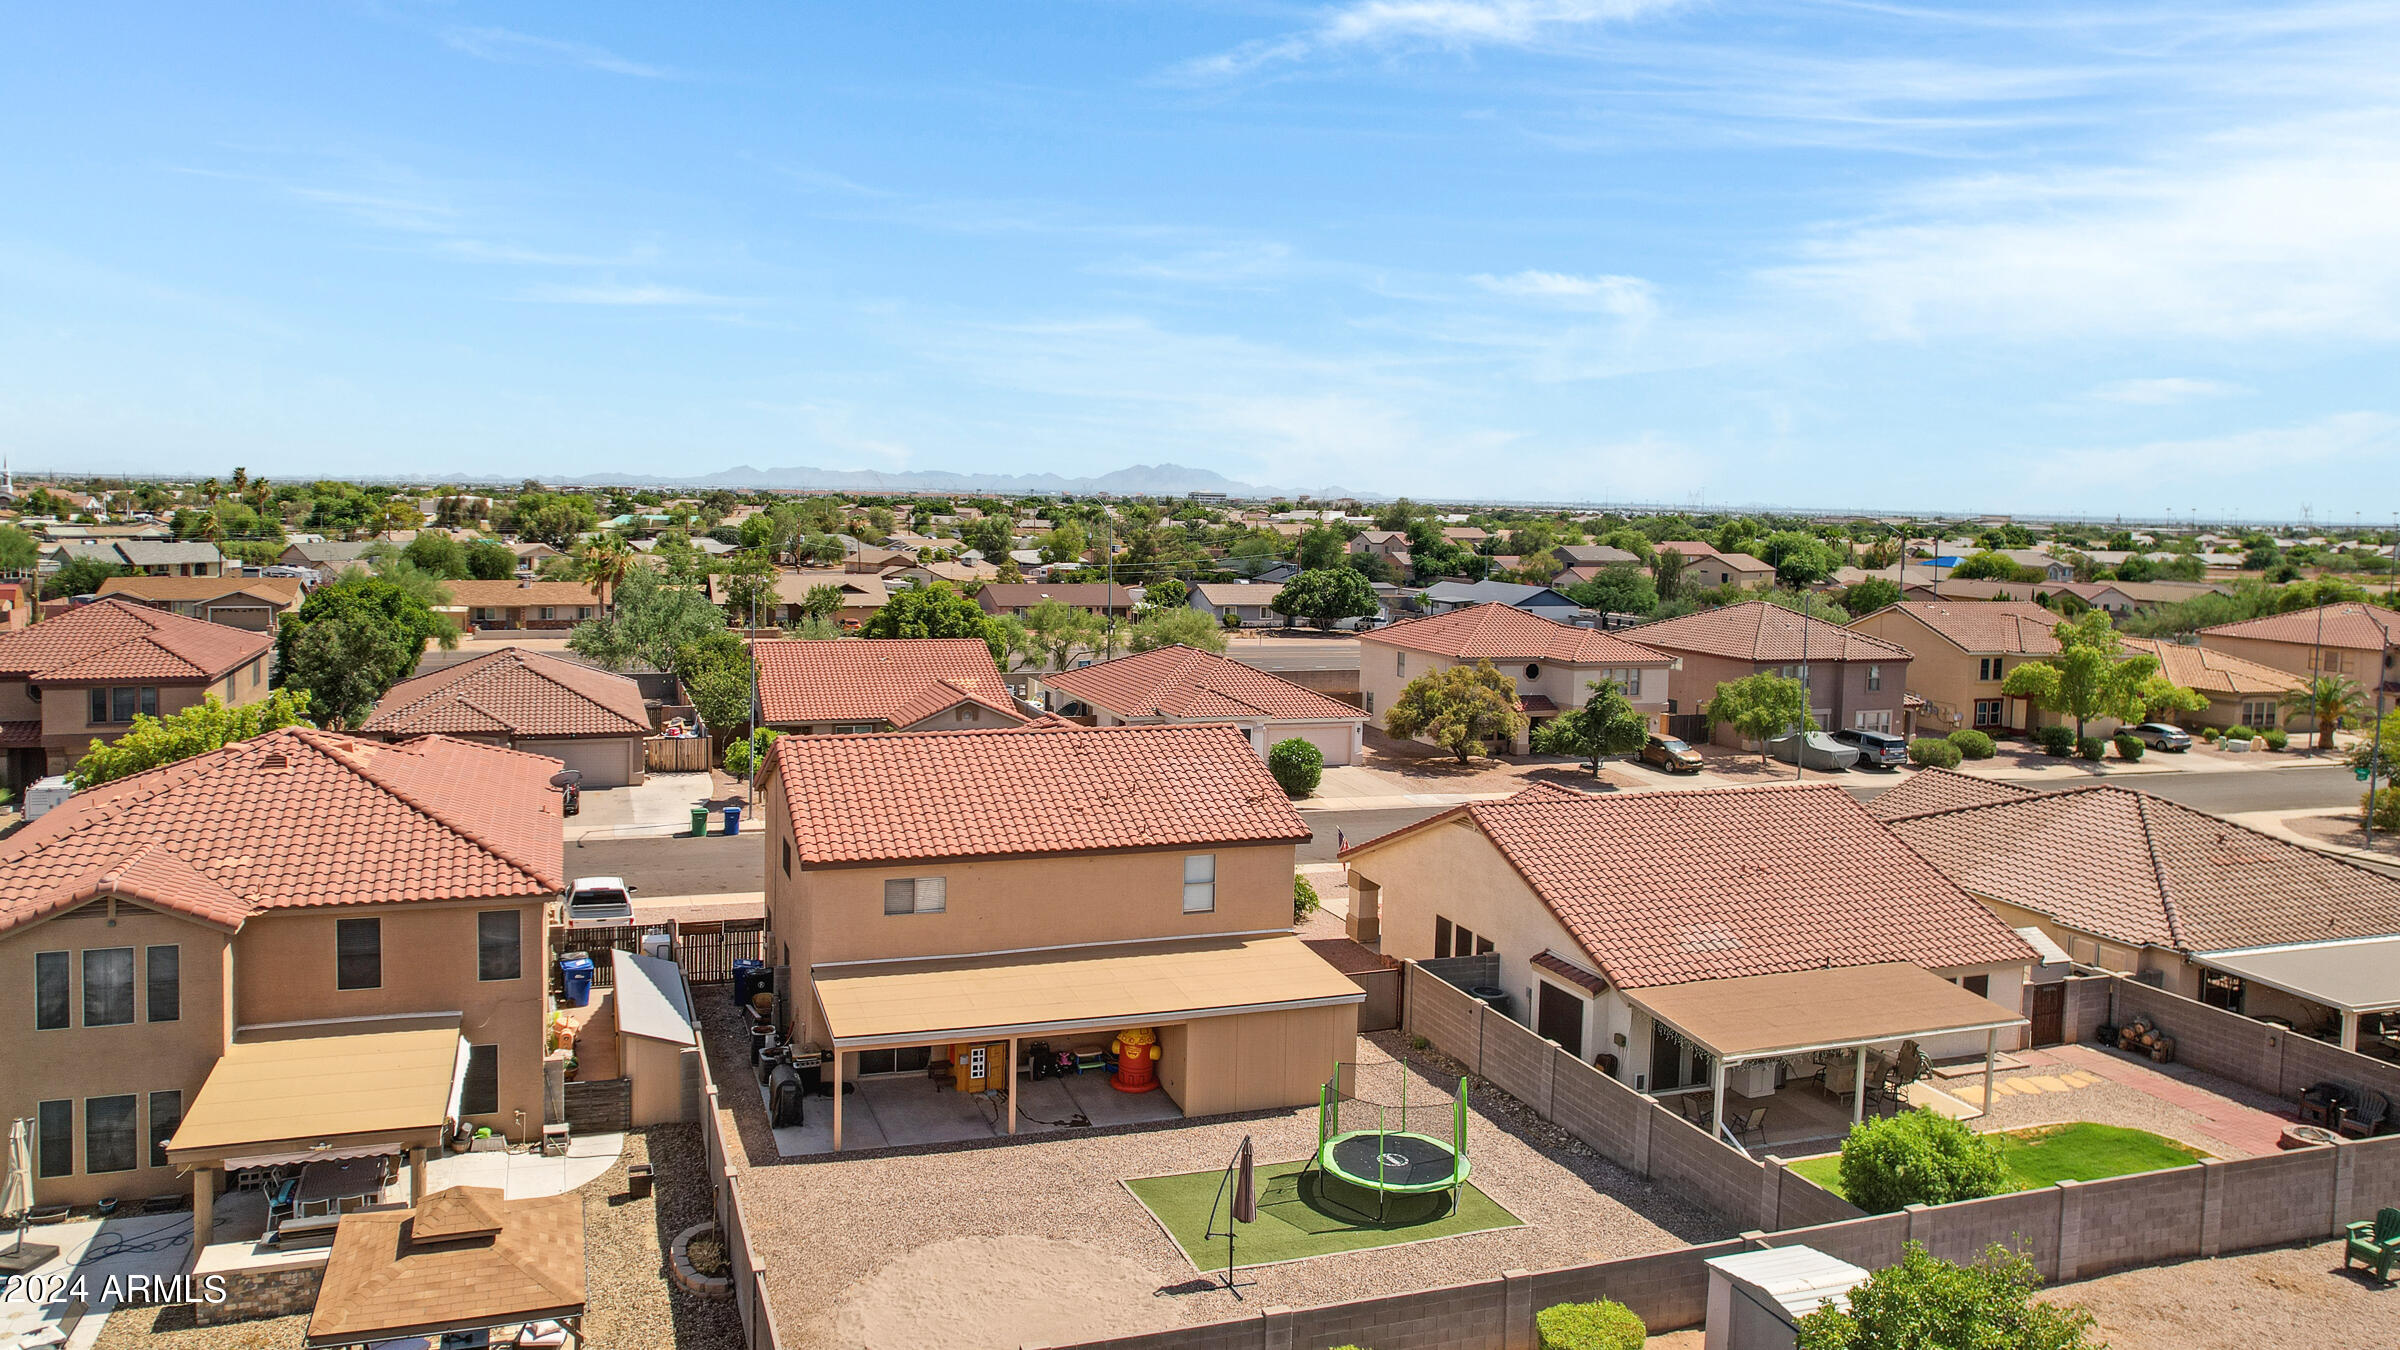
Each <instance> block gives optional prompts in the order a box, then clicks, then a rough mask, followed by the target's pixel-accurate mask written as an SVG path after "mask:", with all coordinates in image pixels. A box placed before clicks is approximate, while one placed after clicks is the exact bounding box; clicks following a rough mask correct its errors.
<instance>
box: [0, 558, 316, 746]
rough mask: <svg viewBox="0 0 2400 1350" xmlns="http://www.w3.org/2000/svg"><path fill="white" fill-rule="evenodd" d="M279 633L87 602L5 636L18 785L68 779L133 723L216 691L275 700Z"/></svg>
mask: <svg viewBox="0 0 2400 1350" xmlns="http://www.w3.org/2000/svg"><path fill="white" fill-rule="evenodd" d="M274 645H275V638H274V635H273V634H270V633H259V632H247V631H244V630H242V629H239V628H232V627H228V626H226V625H224V624H216V623H209V622H207V621H205V620H201V619H189V618H185V617H184V616H182V615H180V614H172V613H169V612H167V611H165V610H161V609H153V608H151V607H150V606H148V605H143V604H137V603H135V602H134V601H131V600H123V599H108V600H99V601H95V602H93V603H92V604H88V605H78V606H76V607H75V608H73V609H69V610H67V611H65V612H63V613H60V614H57V615H54V616H52V617H50V618H47V619H44V620H42V621H41V622H40V623H37V624H34V625H32V626H30V627H27V628H21V629H18V630H16V631H14V632H6V633H0V748H5V750H6V752H7V775H8V783H9V785H10V786H11V787H13V788H16V789H18V790H20V791H22V790H23V789H24V788H25V786H26V785H28V784H30V783H32V782H33V781H34V780H35V779H38V778H40V777H42V776H43V775H45V774H53V773H64V772H66V771H67V770H68V769H69V768H71V767H73V765H74V763H75V761H76V760H78V759H81V758H82V757H83V754H84V752H85V751H86V750H89V749H90V748H91V746H92V742H94V741H113V740H115V739H116V738H117V737H119V736H122V735H124V734H125V731H126V730H127V728H129V727H131V726H132V725H133V719H134V718H135V717H137V716H139V715H141V714H144V713H147V714H149V715H151V716H153V717H165V716H167V715H169V714H172V713H177V712H181V711H182V710H184V709H185V708H189V707H191V706H192V705H194V704H196V703H199V702H200V701H201V700H203V699H204V698H206V697H207V696H208V695H210V694H215V695H216V696H217V697H219V698H220V699H223V700H224V701H225V702H226V703H228V704H232V705H236V706H239V705H241V704H245V703H256V702H258V701H259V700H261V699H263V698H265V697H267V695H268V693H269V690H268V688H267V662H268V652H269V650H270V649H271V648H272V647H273V646H274Z"/></svg>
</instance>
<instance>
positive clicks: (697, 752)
mask: <svg viewBox="0 0 2400 1350" xmlns="http://www.w3.org/2000/svg"><path fill="white" fill-rule="evenodd" d="M708 744H709V742H708V738H707V737H706V736H651V737H648V738H646V739H645V740H643V742H642V766H643V767H644V768H646V769H648V770H649V771H650V772H652V773H706V772H708Z"/></svg>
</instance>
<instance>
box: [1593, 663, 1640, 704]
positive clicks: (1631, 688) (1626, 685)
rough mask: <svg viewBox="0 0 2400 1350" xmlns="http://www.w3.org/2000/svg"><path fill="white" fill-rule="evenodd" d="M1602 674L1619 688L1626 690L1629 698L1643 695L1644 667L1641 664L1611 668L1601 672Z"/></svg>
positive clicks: (1626, 695)
mask: <svg viewBox="0 0 2400 1350" xmlns="http://www.w3.org/2000/svg"><path fill="white" fill-rule="evenodd" d="M1601 676H1602V678H1603V679H1606V680H1607V681H1608V682H1609V683H1611V684H1613V685H1615V686H1616V687H1617V688H1619V689H1622V690H1624V691H1625V697H1627V698H1640V697H1641V696H1642V668H1641V667H1640V666H1626V667H1623V668H1621V669H1618V668H1611V669H1609V670H1606V671H1603V672H1601Z"/></svg>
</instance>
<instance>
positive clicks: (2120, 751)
mask: <svg viewBox="0 0 2400 1350" xmlns="http://www.w3.org/2000/svg"><path fill="white" fill-rule="evenodd" d="M2109 744H2110V745H2113V746H2115V747H2117V758H2119V759H2140V758H2141V757H2142V752H2143V751H2144V750H2147V749H2149V748H2150V747H2148V746H2146V745H2144V744H2142V738H2141V737H2139V736H2128V735H2126V734H2125V733H2124V732H2122V731H2120V732H2118V733H2117V735H2116V738H2115V739H2114V740H2112V741H2110V742H2109Z"/></svg>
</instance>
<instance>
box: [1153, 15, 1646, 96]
mask: <svg viewBox="0 0 2400 1350" xmlns="http://www.w3.org/2000/svg"><path fill="white" fill-rule="evenodd" d="M1682 3H1684V0H1354V2H1353V3H1351V4H1347V5H1343V6H1340V7H1338V8H1335V9H1332V10H1329V11H1327V12H1325V13H1324V14H1323V15H1322V16H1321V17H1320V19H1319V20H1318V22H1317V23H1316V25H1315V26H1314V27H1312V28H1310V29H1309V30H1307V31H1305V32H1299V33H1290V34H1286V35H1284V36H1281V37H1275V38H1261V39H1257V40H1254V41H1251V42H1245V43H1243V44H1241V45H1240V46H1238V47H1234V48H1232V49H1231V50H1229V51H1223V52H1218V53H1216V54H1214V55H1210V56H1203V57H1197V58H1195V59H1193V60H1190V61H1186V62H1184V63H1183V64H1181V65H1179V66H1177V67H1176V68H1175V70H1174V72H1173V73H1174V74H1175V75H1176V76H1178V77H1180V78H1183V79H1186V80H1195V81H1209V80H1223V79H1230V78H1234V77H1237V76H1242V75H1248V74H1251V73H1253V72H1255V71H1258V70H1262V69H1265V68H1267V67H1269V66H1275V65H1281V64H1285V63H1290V62H1298V61H1304V60H1307V59H1308V58H1310V57H1312V56H1320V55H1333V54H1338V53H1341V52H1343V51H1345V50H1349V49H1354V48H1360V47H1372V48H1377V49H1390V48H1393V47H1400V46H1409V45H1424V46H1435V47H1447V48H1468V47H1483V46H1505V47H1527V46H1533V45H1535V44H1537V43H1540V42H1542V41H1544V40H1545V39H1547V38H1549V37H1550V36H1552V35H1553V34H1555V33H1557V32H1559V31H1562V30H1569V29H1574V28H1579V27H1582V26H1585V25H1588V24H1596V23H1606V22H1610V21H1613V20H1623V19H1632V18H1638V17H1640V16H1641V15H1643V14H1647V13H1649V12H1651V11H1653V10H1661V9H1671V8H1674V7H1676V6H1678V5H1681V4H1682Z"/></svg>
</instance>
